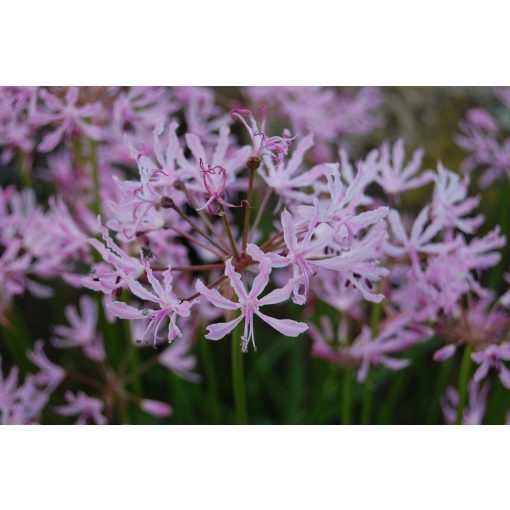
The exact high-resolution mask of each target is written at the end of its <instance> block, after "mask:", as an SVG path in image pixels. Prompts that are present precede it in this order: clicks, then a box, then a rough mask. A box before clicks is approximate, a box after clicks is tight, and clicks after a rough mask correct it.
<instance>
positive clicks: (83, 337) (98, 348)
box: [52, 296, 105, 360]
mask: <svg viewBox="0 0 510 510" xmlns="http://www.w3.org/2000/svg"><path fill="white" fill-rule="evenodd" d="M97 311H98V305H97V303H96V302H95V301H94V299H92V298H91V297H90V296H82V297H81V298H80V312H81V317H80V315H79V314H78V310H77V308H76V307H75V306H71V305H70V306H66V309H65V315H66V317H67V320H68V321H69V324H70V325H71V327H68V326H55V327H54V328H53V333H55V335H56V336H55V337H54V338H53V339H52V343H53V345H54V346H55V347H59V348H69V347H81V348H82V349H83V352H84V353H85V354H86V355H87V356H88V357H89V358H90V359H93V360H103V359H104V358H105V351H104V345H103V337H102V335H100V334H99V333H97V330H96V328H97V318H98V317H97Z"/></svg>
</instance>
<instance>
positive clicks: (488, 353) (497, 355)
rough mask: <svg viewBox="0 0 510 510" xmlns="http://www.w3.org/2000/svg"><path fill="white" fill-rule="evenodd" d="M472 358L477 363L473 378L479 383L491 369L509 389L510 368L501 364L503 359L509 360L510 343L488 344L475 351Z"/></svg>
mask: <svg viewBox="0 0 510 510" xmlns="http://www.w3.org/2000/svg"><path fill="white" fill-rule="evenodd" d="M471 358H472V360H473V361H474V362H475V363H477V364H478V365H479V367H478V369H477V370H476V372H475V375H474V377H473V380H474V381H476V382H477V383H479V382H480V381H482V380H483V379H485V377H486V376H487V374H488V373H489V370H490V369H493V370H494V371H495V372H496V374H498V377H499V380H500V381H501V383H502V384H503V386H505V388H509V389H510V370H509V369H508V368H507V367H506V366H505V365H504V364H503V361H509V360H510V344H509V343H504V344H501V345H489V346H488V347H486V348H485V349H483V350H480V351H476V352H474V353H473V354H472V355H471Z"/></svg>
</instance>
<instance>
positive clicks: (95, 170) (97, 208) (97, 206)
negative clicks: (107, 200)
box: [89, 139, 101, 214]
mask: <svg viewBox="0 0 510 510" xmlns="http://www.w3.org/2000/svg"><path fill="white" fill-rule="evenodd" d="M89 152H90V154H89V157H90V166H91V168H92V182H93V186H94V202H93V203H92V210H93V211H94V213H96V214H100V213H101V181H100V179H99V165H98V163H97V153H96V142H95V141H94V140H91V139H89Z"/></svg>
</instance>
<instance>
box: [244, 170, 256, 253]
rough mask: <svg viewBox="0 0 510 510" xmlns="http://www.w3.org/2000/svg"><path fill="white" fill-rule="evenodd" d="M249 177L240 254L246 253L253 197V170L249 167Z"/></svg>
mask: <svg viewBox="0 0 510 510" xmlns="http://www.w3.org/2000/svg"><path fill="white" fill-rule="evenodd" d="M249 170H250V177H249V181H248V194H247V195H246V203H245V204H244V207H245V209H244V225H243V247H242V250H241V252H242V254H243V255H244V254H245V253H246V245H247V244H248V233H249V230H250V216H251V202H252V196H253V178H254V177H255V169H254V168H252V167H250V168H249Z"/></svg>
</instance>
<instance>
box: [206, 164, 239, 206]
mask: <svg viewBox="0 0 510 510" xmlns="http://www.w3.org/2000/svg"><path fill="white" fill-rule="evenodd" d="M200 172H201V173H202V179H203V183H204V188H205V190H206V197H207V201H206V202H205V204H204V205H202V206H201V207H199V208H198V209H197V211H202V210H203V209H205V208H207V210H208V211H209V212H210V213H211V214H213V215H215V216H219V215H220V212H221V211H220V206H222V207H242V205H235V204H231V203H230V202H227V201H226V200H225V199H224V198H223V196H224V195H225V188H226V184H227V171H226V170H225V169H224V168H223V167H221V166H215V167H211V166H210V165H208V167H207V168H206V167H205V166H204V163H203V161H202V160H200ZM214 203H216V204H217V207H216V208H214V207H213V204H214Z"/></svg>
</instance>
